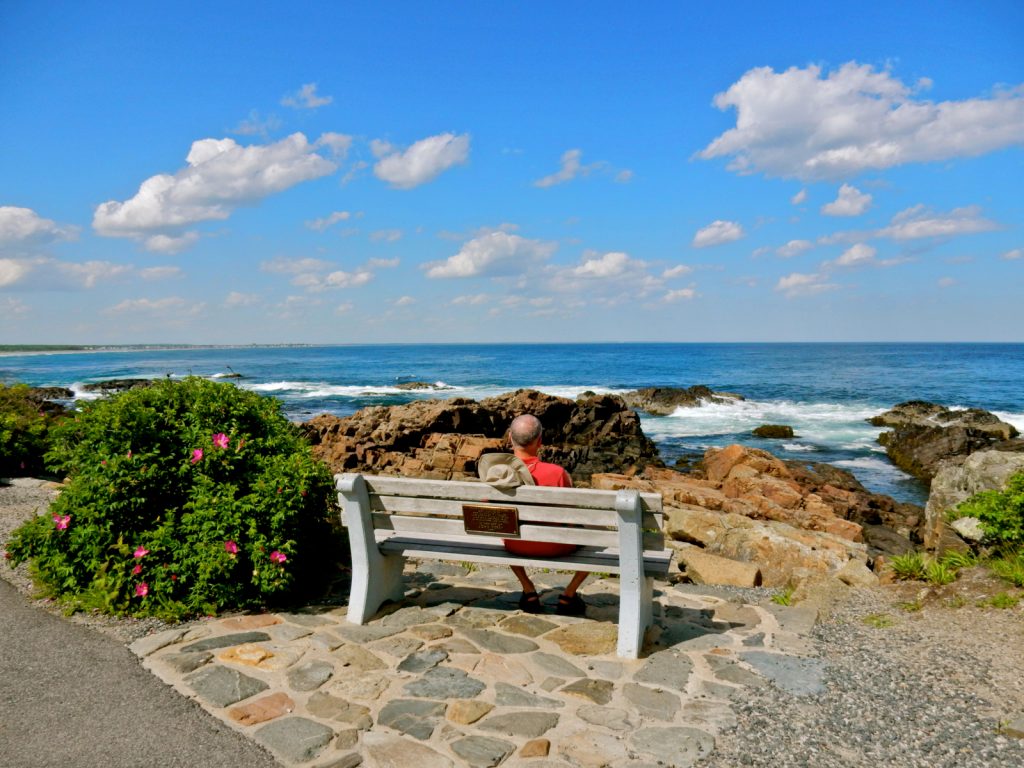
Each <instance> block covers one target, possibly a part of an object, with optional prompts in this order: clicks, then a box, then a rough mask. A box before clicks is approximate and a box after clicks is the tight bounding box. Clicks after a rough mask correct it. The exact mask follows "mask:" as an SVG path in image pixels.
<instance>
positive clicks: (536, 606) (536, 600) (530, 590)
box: [511, 565, 541, 613]
mask: <svg viewBox="0 0 1024 768" xmlns="http://www.w3.org/2000/svg"><path fill="white" fill-rule="evenodd" d="M511 568H512V573H514V574H515V575H516V578H517V579H519V584H520V586H521V587H522V588H523V595H522V597H520V598H519V610H521V611H525V612H526V613H540V612H541V607H540V595H538V594H537V587H535V586H534V584H533V581H531V580H530V577H529V576H528V575H527V574H526V569H525V568H524V567H523V566H521V565H513V566H511Z"/></svg>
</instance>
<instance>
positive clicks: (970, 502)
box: [950, 472, 1024, 547]
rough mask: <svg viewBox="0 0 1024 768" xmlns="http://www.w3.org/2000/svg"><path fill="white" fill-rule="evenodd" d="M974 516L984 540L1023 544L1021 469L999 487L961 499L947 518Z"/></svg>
mask: <svg viewBox="0 0 1024 768" xmlns="http://www.w3.org/2000/svg"><path fill="white" fill-rule="evenodd" d="M959 517H976V518H978V520H979V521H980V523H981V529H982V530H983V531H984V532H985V543H986V544H991V545H994V546H996V547H1004V546H1010V547H1020V546H1024V472H1019V473H1017V474H1016V475H1014V476H1013V477H1011V478H1010V480H1009V482H1008V483H1007V485H1006V489H1005V490H1002V491H982V492H981V493H977V494H975V495H974V496H972V497H971V498H969V499H967V501H964V502H961V503H960V504H959V505H958V506H957V507H956V509H955V510H953V511H952V512H951V513H950V518H951V519H956V518H959Z"/></svg>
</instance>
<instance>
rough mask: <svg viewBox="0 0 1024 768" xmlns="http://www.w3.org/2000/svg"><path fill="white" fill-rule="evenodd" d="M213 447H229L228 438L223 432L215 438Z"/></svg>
mask: <svg viewBox="0 0 1024 768" xmlns="http://www.w3.org/2000/svg"><path fill="white" fill-rule="evenodd" d="M213 447H214V448H227V447H228V436H227V435H225V434H224V433H223V432H218V433H217V434H216V435H214V436H213Z"/></svg>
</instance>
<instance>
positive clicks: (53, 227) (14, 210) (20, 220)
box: [0, 205, 78, 250]
mask: <svg viewBox="0 0 1024 768" xmlns="http://www.w3.org/2000/svg"><path fill="white" fill-rule="evenodd" d="M77 236H78V228H77V227H71V226H64V225H61V224H58V223H57V222H55V221H53V220H51V219H44V218H43V217H42V216H40V215H39V214H38V213H36V212H35V211H33V210H32V209H31V208H19V207H17V206H13V205H0V250H7V249H10V248H13V247H24V246H39V245H46V244H49V243H54V242H59V241H61V240H74V239H75V238H76V237H77Z"/></svg>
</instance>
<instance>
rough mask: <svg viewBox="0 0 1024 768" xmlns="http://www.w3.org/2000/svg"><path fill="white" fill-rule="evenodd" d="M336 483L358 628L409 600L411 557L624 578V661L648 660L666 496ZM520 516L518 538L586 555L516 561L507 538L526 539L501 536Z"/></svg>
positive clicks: (455, 484)
mask: <svg viewBox="0 0 1024 768" xmlns="http://www.w3.org/2000/svg"><path fill="white" fill-rule="evenodd" d="M335 481H336V485H337V488H338V499H339V502H340V503H341V508H342V513H341V519H342V524H343V525H345V526H346V527H347V528H348V533H349V541H350V544H351V548H352V590H351V595H350V597H349V605H348V620H349V621H350V622H353V623H355V624H364V623H366V621H367V620H369V619H370V617H372V616H373V615H374V614H375V613H376V612H377V610H378V609H379V608H380V606H381V604H382V603H383V602H384V601H385V600H396V601H397V600H400V599H402V596H403V594H404V588H403V585H402V571H403V568H404V564H405V558H407V557H412V558H421V559H431V560H454V561H458V562H472V563H490V564H502V565H522V566H533V567H541V568H557V569H564V570H571V571H590V572H595V571H596V572H603V573H615V574H618V575H619V581H620V594H619V639H618V655H619V656H621V657H623V658H628V659H635V658H637V656H638V655H639V653H640V646H641V645H642V644H643V640H644V633H645V631H646V630H647V628H648V627H649V626H650V624H651V618H652V607H653V599H654V597H653V589H654V587H653V578H652V577H653V576H664V575H665V574H666V573H667V572H668V568H669V564H670V561H671V550H668V549H666V548H665V541H664V536H663V534H662V514H661V511H662V507H661V496H660V495H659V494H656V493H639V492H637V491H635V490H622V491H601V490H591V489H586V488H549V487H542V486H535V485H522V486H519V487H517V488H512V489H509V490H501V489H497V488H494V487H492V486H490V485H487V484H486V483H483V482H477V481H446V480H419V479H415V478H405V477H385V476H381V475H376V476H375V475H362V474H340V475H335ZM511 510H514V512H513V511H511ZM512 519H517V522H518V533H519V535H518V538H521V539H523V540H528V541H555V542H563V543H567V544H576V545H578V546H579V549H577V550H576V551H575V552H574V553H573V554H571V555H568V556H564V557H543V556H540V557H538V556H522V555H515V554H512V553H511V552H508V551H506V550H505V548H504V546H503V545H502V539H503V538H516V536H514V535H508V534H506V533H498V531H507V530H508V527H507V526H508V525H510V522H511V520H512ZM545 523H546V524H545ZM552 524H555V525H552ZM481 527H483V528H481ZM466 528H470V532H467V530H466ZM482 529H483V530H487V531H488V532H489V533H481V532H480V531H481V530H482Z"/></svg>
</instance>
